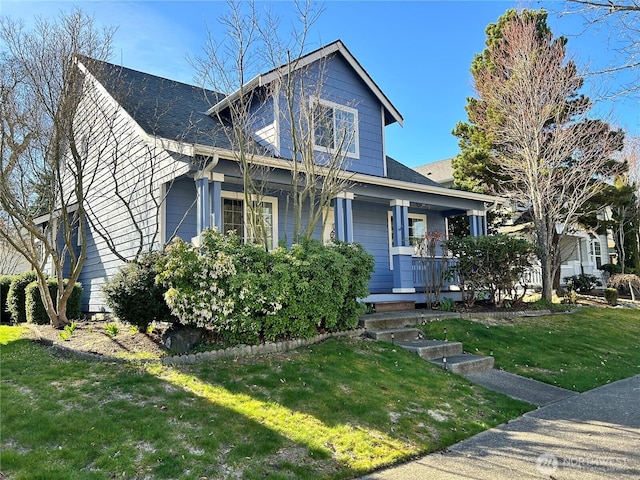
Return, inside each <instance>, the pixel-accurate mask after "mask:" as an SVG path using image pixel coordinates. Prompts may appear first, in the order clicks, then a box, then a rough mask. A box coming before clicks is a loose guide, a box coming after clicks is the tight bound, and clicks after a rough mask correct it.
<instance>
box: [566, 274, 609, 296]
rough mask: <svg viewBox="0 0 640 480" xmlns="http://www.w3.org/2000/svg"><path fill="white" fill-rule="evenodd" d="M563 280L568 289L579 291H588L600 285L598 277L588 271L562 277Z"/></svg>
mask: <svg viewBox="0 0 640 480" xmlns="http://www.w3.org/2000/svg"><path fill="white" fill-rule="evenodd" d="M564 281H565V283H566V284H567V288H568V289H569V290H575V291H576V292H579V293H584V292H589V291H591V290H593V289H594V288H596V287H601V286H602V282H601V281H600V280H598V277H596V276H595V275H591V274H588V273H581V274H580V275H572V276H570V277H564Z"/></svg>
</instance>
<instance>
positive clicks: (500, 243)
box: [445, 235, 535, 306]
mask: <svg viewBox="0 0 640 480" xmlns="http://www.w3.org/2000/svg"><path fill="white" fill-rule="evenodd" d="M445 244H446V248H447V249H448V251H450V252H451V253H452V254H453V255H454V256H455V257H456V260H457V263H456V265H455V267H454V268H453V270H454V271H455V272H456V273H457V274H458V275H459V278H460V282H461V283H462V287H463V295H464V301H465V303H466V304H467V305H468V306H472V305H473V303H474V301H475V298H476V297H477V295H478V294H479V293H480V292H482V291H488V294H489V300H490V301H491V303H493V304H495V305H501V304H502V302H503V301H504V299H505V297H506V296H509V295H510V296H511V298H512V299H513V300H514V303H516V304H517V303H519V302H520V301H521V300H522V298H523V296H524V291H525V289H522V293H521V294H520V295H517V293H516V286H517V284H518V283H519V282H520V281H521V280H522V278H523V274H524V273H525V271H526V270H527V269H528V268H530V267H531V265H532V262H533V256H534V253H535V247H534V246H533V245H532V244H531V243H529V242H527V241H526V240H523V239H520V238H514V237H510V236H508V235H491V236H481V237H471V236H469V237H462V238H457V237H454V238H451V239H449V240H447V241H446V242H445Z"/></svg>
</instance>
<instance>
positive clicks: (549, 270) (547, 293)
mask: <svg viewBox="0 0 640 480" xmlns="http://www.w3.org/2000/svg"><path fill="white" fill-rule="evenodd" d="M540 263H541V266H542V298H543V299H544V300H547V301H549V302H550V301H552V300H553V270H554V269H553V260H552V258H551V257H550V256H548V255H544V256H543V257H542V258H541V259H540Z"/></svg>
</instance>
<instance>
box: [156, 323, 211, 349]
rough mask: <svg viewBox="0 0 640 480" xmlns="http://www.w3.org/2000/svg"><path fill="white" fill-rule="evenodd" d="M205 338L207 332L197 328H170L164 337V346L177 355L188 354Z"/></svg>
mask: <svg viewBox="0 0 640 480" xmlns="http://www.w3.org/2000/svg"><path fill="white" fill-rule="evenodd" d="M204 337H205V331H204V329H202V328H196V327H177V328H170V329H169V330H167V331H166V332H165V333H164V335H163V336H162V343H163V344H164V346H165V347H166V348H167V349H169V350H171V351H173V352H176V353H187V352H188V351H189V350H191V349H192V348H193V347H194V346H195V345H197V344H198V343H199V342H201V341H202V340H203V339H204Z"/></svg>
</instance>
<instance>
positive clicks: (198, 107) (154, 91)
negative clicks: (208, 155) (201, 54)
mask: <svg viewBox="0 0 640 480" xmlns="http://www.w3.org/2000/svg"><path fill="white" fill-rule="evenodd" d="M81 62H82V63H83V64H84V65H85V66H86V67H87V68H88V69H89V71H91V73H92V74H93V75H95V76H96V77H97V78H98V80H99V81H100V82H101V83H102V85H103V86H104V87H105V88H106V89H107V91H108V92H109V94H110V95H111V96H112V97H113V98H115V99H116V101H118V103H120V105H121V106H122V107H123V108H124V109H125V110H126V111H127V113H128V114H129V115H131V116H132V117H133V119H134V120H135V121H136V122H137V123H138V124H139V125H140V126H141V127H142V128H143V129H144V131H145V132H146V133H148V134H149V135H157V136H159V137H162V138H167V139H170V140H181V141H185V142H187V143H200V144H203V145H212V146H219V147H222V148H228V147H229V140H228V138H227V136H226V134H225V133H224V130H223V129H222V128H221V125H220V122H219V121H218V120H217V119H216V118H213V117H210V116H208V115H207V114H206V113H205V112H206V111H207V109H208V108H209V107H210V106H211V104H213V103H216V102H218V101H219V100H220V99H222V98H223V97H224V95H222V94H220V93H216V92H213V91H211V90H205V89H203V88H200V87H196V86H193V85H188V84H186V83H181V82H176V81H174V80H169V79H166V78H162V77H158V76H155V75H150V74H148V73H143V72H139V71H137V70H132V69H130V68H126V67H121V66H117V65H114V64H111V63H106V62H101V61H98V60H94V59H89V58H86V57H85V58H81Z"/></svg>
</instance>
